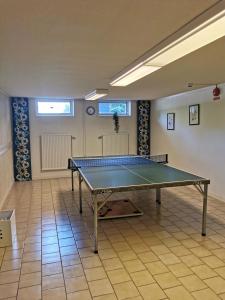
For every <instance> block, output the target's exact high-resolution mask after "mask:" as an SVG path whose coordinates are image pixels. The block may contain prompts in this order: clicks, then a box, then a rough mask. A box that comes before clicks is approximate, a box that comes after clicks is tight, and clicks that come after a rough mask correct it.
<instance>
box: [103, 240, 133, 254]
mask: <svg viewBox="0 0 225 300" xmlns="http://www.w3.org/2000/svg"><path fill="white" fill-rule="evenodd" d="M109 245H110V243H109ZM112 247H113V248H114V250H115V251H116V252H118V251H125V250H130V249H131V248H130V246H129V244H128V243H127V242H117V243H112ZM107 248H108V249H109V248H110V247H107ZM99 249H102V248H99ZM105 249H106V248H105Z"/></svg>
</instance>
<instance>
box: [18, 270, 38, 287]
mask: <svg viewBox="0 0 225 300" xmlns="http://www.w3.org/2000/svg"><path fill="white" fill-rule="evenodd" d="M40 284H41V272H35V273H28V274H21V277H20V282H19V288H23V287H29V286H32V285H40Z"/></svg>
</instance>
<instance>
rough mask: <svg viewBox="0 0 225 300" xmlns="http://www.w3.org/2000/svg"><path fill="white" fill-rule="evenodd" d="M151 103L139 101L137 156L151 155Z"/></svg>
mask: <svg viewBox="0 0 225 300" xmlns="http://www.w3.org/2000/svg"><path fill="white" fill-rule="evenodd" d="M150 112H151V101H146V100H139V101H137V154H138V155H150Z"/></svg>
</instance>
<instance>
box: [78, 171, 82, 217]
mask: <svg viewBox="0 0 225 300" xmlns="http://www.w3.org/2000/svg"><path fill="white" fill-rule="evenodd" d="M78 176H79V204H80V214H82V186H81V183H82V178H81V176H80V174H79V175H78Z"/></svg>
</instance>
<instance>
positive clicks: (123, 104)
mask: <svg viewBox="0 0 225 300" xmlns="http://www.w3.org/2000/svg"><path fill="white" fill-rule="evenodd" d="M115 112H117V113H118V115H119V116H130V115H131V105H130V101H117V100H114V101H99V102H98V113H99V115H102V116H112V115H113V114H114V113H115Z"/></svg>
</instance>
